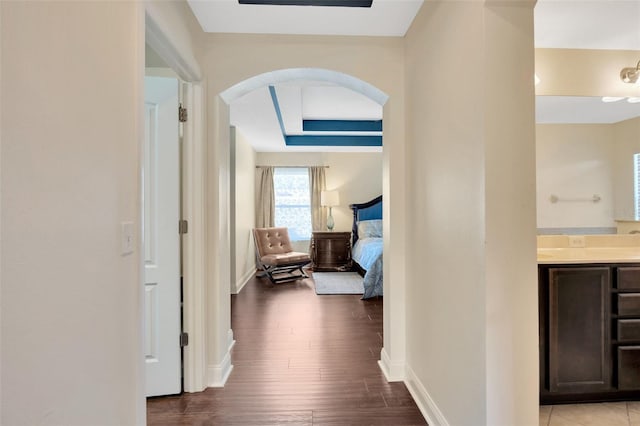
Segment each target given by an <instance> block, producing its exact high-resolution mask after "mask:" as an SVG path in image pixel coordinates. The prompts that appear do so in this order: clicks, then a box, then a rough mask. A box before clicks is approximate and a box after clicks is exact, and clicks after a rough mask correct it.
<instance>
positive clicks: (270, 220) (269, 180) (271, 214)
mask: <svg viewBox="0 0 640 426" xmlns="http://www.w3.org/2000/svg"><path fill="white" fill-rule="evenodd" d="M275 217H276V198H275V194H274V191H273V167H257V168H256V228H271V227H273V226H274V225H275Z"/></svg>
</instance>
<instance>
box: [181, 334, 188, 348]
mask: <svg viewBox="0 0 640 426" xmlns="http://www.w3.org/2000/svg"><path fill="white" fill-rule="evenodd" d="M185 346H189V333H185V332H182V333H180V347H181V348H184V347H185Z"/></svg>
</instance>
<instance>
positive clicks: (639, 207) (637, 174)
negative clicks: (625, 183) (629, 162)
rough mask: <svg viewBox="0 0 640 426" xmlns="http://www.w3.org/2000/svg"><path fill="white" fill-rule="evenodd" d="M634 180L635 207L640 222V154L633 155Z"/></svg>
mask: <svg viewBox="0 0 640 426" xmlns="http://www.w3.org/2000/svg"><path fill="white" fill-rule="evenodd" d="M633 179H634V182H635V185H634V188H633V189H634V194H635V206H636V220H640V153H639V154H634V155H633Z"/></svg>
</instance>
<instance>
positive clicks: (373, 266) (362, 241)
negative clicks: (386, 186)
mask: <svg viewBox="0 0 640 426" xmlns="http://www.w3.org/2000/svg"><path fill="white" fill-rule="evenodd" d="M349 207H351V210H353V228H352V234H353V243H352V246H353V249H352V254H351V257H352V259H353V261H354V264H355V267H356V269H357V270H358V272H360V274H361V275H363V277H364V294H363V295H362V298H363V299H368V298H371V297H376V296H382V195H380V196H379V197H376V198H374V199H373V200H371V201H367V202H366V203H361V204H351V205H350V206H349Z"/></svg>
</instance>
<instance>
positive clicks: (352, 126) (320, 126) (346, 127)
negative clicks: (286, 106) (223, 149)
mask: <svg viewBox="0 0 640 426" xmlns="http://www.w3.org/2000/svg"><path fill="white" fill-rule="evenodd" d="M269 94H271V101H272V102H273V108H274V109H275V111H276V116H277V117H278V123H280V130H281V131H282V136H283V138H284V143H285V145H287V146H382V136H371V135H358V134H351V135H287V132H286V131H285V128H284V121H283V120H282V112H281V111H280V102H278V95H277V94H276V88H275V87H274V86H269ZM309 125H310V126H311V127H314V126H315V127H316V128H315V129H313V130H315V131H352V132H353V131H360V132H363V131H367V132H381V131H382V120H303V131H306V130H312V129H308V128H307V126H309Z"/></svg>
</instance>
